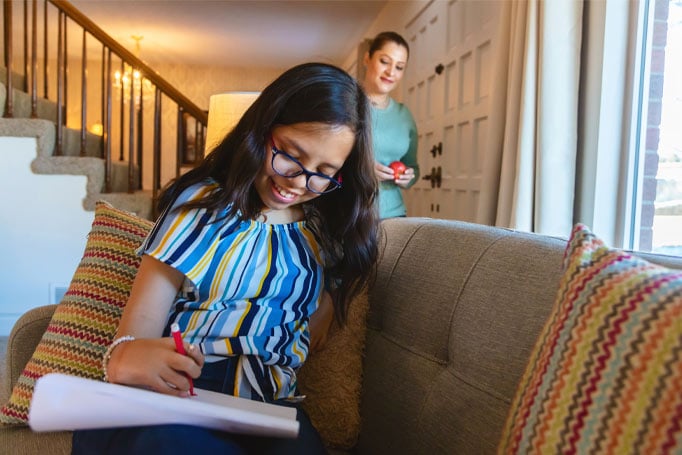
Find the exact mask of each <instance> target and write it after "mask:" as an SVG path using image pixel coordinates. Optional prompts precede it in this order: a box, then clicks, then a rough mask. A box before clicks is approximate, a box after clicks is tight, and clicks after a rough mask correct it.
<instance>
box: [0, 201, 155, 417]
mask: <svg viewBox="0 0 682 455" xmlns="http://www.w3.org/2000/svg"><path fill="white" fill-rule="evenodd" d="M151 227H152V222H151V221H148V220H145V219H142V218H139V217H137V216H135V215H133V214H132V213H128V212H125V211H122V210H118V209H116V208H114V207H113V206H111V205H110V204H108V203H107V202H102V201H100V202H98V203H97V205H96V208H95V218H94V221H93V223H92V228H91V231H90V233H89V234H88V240H87V242H86V245H85V252H84V253H83V257H82V259H81V261H80V263H79V265H78V267H77V268H76V271H75V273H74V275H73V278H72V280H71V284H70V285H69V288H68V290H67V292H66V294H65V295H64V298H63V299H62V301H61V302H60V303H59V305H58V306H57V309H56V310H55V313H54V316H53V317H52V319H51V321H50V323H49V325H48V327H47V330H46V331H45V334H44V335H43V337H42V339H41V340H40V343H39V344H38V346H37V348H36V350H35V352H34V353H33V356H32V357H31V359H30V360H29V362H28V363H27V364H26V367H25V368H24V371H23V372H22V374H21V376H20V377H19V379H18V380H17V383H16V384H15V386H14V389H13V390H12V394H11V396H10V398H9V401H8V402H7V404H6V405H5V406H4V407H3V408H2V410H1V411H0V422H2V423H3V424H9V425H25V424H26V423H27V421H28V410H29V406H30V403H31V397H32V396H33V387H34V386H35V383H36V381H37V380H38V378H40V377H41V376H43V375H45V374H47V373H50V372H60V373H65V374H71V375H74V376H81V377H85V378H91V379H101V378H102V374H103V373H102V356H103V355H104V352H105V351H106V349H107V347H108V346H109V344H110V343H111V340H112V338H113V336H114V334H115V333H116V329H117V327H118V322H119V319H120V317H121V313H122V310H123V307H124V305H125V303H126V301H127V299H128V294H129V293H130V288H131V286H132V283H133V279H134V278H135V274H136V273H137V269H138V267H139V265H140V258H139V257H138V256H137V254H136V253H135V251H136V249H137V248H138V247H139V246H140V245H141V244H142V241H143V240H144V239H145V237H146V236H147V233H148V232H149V231H150V230H151Z"/></svg>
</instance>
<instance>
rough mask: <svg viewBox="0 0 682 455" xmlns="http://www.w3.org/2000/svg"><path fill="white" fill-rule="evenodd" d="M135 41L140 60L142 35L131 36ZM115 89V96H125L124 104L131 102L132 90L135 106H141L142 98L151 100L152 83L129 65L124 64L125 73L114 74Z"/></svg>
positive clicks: (116, 72) (136, 54) (119, 71)
mask: <svg viewBox="0 0 682 455" xmlns="http://www.w3.org/2000/svg"><path fill="white" fill-rule="evenodd" d="M131 38H132V39H133V40H135V57H137V58H140V47H141V46H140V41H142V39H143V38H144V37H143V36H142V35H131ZM113 87H114V88H115V89H116V90H115V94H116V98H117V99H118V98H119V97H120V96H121V94H122V95H123V103H124V104H127V103H128V102H129V101H130V96H131V94H130V91H131V90H132V91H133V93H132V96H133V100H134V102H135V106H136V107H139V106H140V97H141V96H142V97H143V99H144V100H149V99H150V96H151V93H152V83H151V81H149V80H147V79H143V78H142V74H140V72H139V71H138V70H136V69H134V68H133V67H132V66H130V65H129V64H127V63H124V64H123V71H121V70H116V71H115V72H114V83H113Z"/></svg>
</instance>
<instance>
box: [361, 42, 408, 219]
mask: <svg viewBox="0 0 682 455" xmlns="http://www.w3.org/2000/svg"><path fill="white" fill-rule="evenodd" d="M409 55H410V48H409V46H408V44H407V41H405V39H404V38H403V37H402V36H400V35H399V34H397V33H395V32H381V33H379V34H378V35H377V36H376V37H374V39H373V40H372V43H371V44H370V47H369V50H368V51H367V53H366V54H365V57H364V64H365V68H366V69H367V72H366V73H365V78H364V81H363V88H364V89H365V92H366V93H367V96H368V97H369V99H370V101H371V104H372V109H371V111H372V142H373V147H374V159H375V160H376V162H375V165H374V172H375V174H376V177H377V180H378V181H379V216H380V218H382V219H383V218H392V217H398V216H406V215H407V209H406V208H405V203H404V202H403V196H402V190H403V189H407V188H409V187H411V186H412V185H414V183H415V182H416V181H417V179H418V178H419V165H418V163H417V125H416V124H415V122H414V118H413V117H412V114H411V113H410V110H409V109H408V108H407V106H405V105H404V104H402V103H399V102H397V101H395V100H394V99H393V98H391V96H390V93H391V92H392V91H393V89H394V88H395V87H396V86H397V85H398V82H400V80H401V79H402V78H403V75H404V74H405V67H406V65H407V60H408V58H409ZM396 161H398V162H401V163H402V164H404V166H405V169H404V170H403V171H402V172H401V171H400V170H394V169H393V168H392V167H389V165H390V164H391V163H394V162H396ZM394 166H395V165H394Z"/></svg>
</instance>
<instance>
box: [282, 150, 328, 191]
mask: <svg viewBox="0 0 682 455" xmlns="http://www.w3.org/2000/svg"><path fill="white" fill-rule="evenodd" d="M271 147H272V170H273V171H275V173H276V174H277V175H279V176H282V177H286V178H294V177H298V176H299V175H301V174H305V187H306V188H307V189H308V191H310V192H311V193H315V194H325V193H329V192H331V191H334V190H336V189H338V188H341V175H340V174H337V175H338V176H339V177H338V180H337V179H335V178H333V177H330V176H328V175H325V174H322V173H320V172H311V171H309V170H308V169H306V168H305V167H303V165H302V164H301V162H300V161H298V160H297V159H296V158H294V157H293V156H291V155H289V154H288V153H287V152H285V151H284V150H280V149H278V148H277V147H275V144H271Z"/></svg>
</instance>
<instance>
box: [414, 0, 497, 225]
mask: <svg viewBox="0 0 682 455" xmlns="http://www.w3.org/2000/svg"><path fill="white" fill-rule="evenodd" d="M499 9H500V2H498V1H488V0H434V1H433V2H431V3H430V4H429V5H428V6H427V7H426V8H425V9H424V10H422V11H421V12H420V13H419V14H418V15H417V16H416V17H415V18H414V19H413V20H412V21H410V23H409V24H408V26H407V27H406V36H405V39H407V40H408V42H409V44H410V62H409V64H408V69H407V73H406V75H405V78H404V79H403V84H404V90H405V96H404V101H405V103H406V104H407V105H408V106H409V108H410V110H411V111H412V114H413V115H414V117H415V120H416V122H417V128H418V130H419V152H418V156H419V166H420V169H421V178H420V181H419V182H417V183H416V184H415V185H414V186H413V187H412V188H411V189H410V190H408V191H406V192H404V196H405V202H406V205H407V213H408V216H427V217H433V218H446V219H457V220H462V221H474V219H475V217H476V209H477V206H478V195H479V191H480V185H481V173H482V157H483V153H484V150H485V140H486V128H487V125H488V117H489V114H490V111H489V106H490V102H489V99H490V80H491V67H492V63H493V62H492V56H493V45H494V44H495V36H494V35H495V32H496V28H497V18H498V14H497V13H498V11H499Z"/></svg>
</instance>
